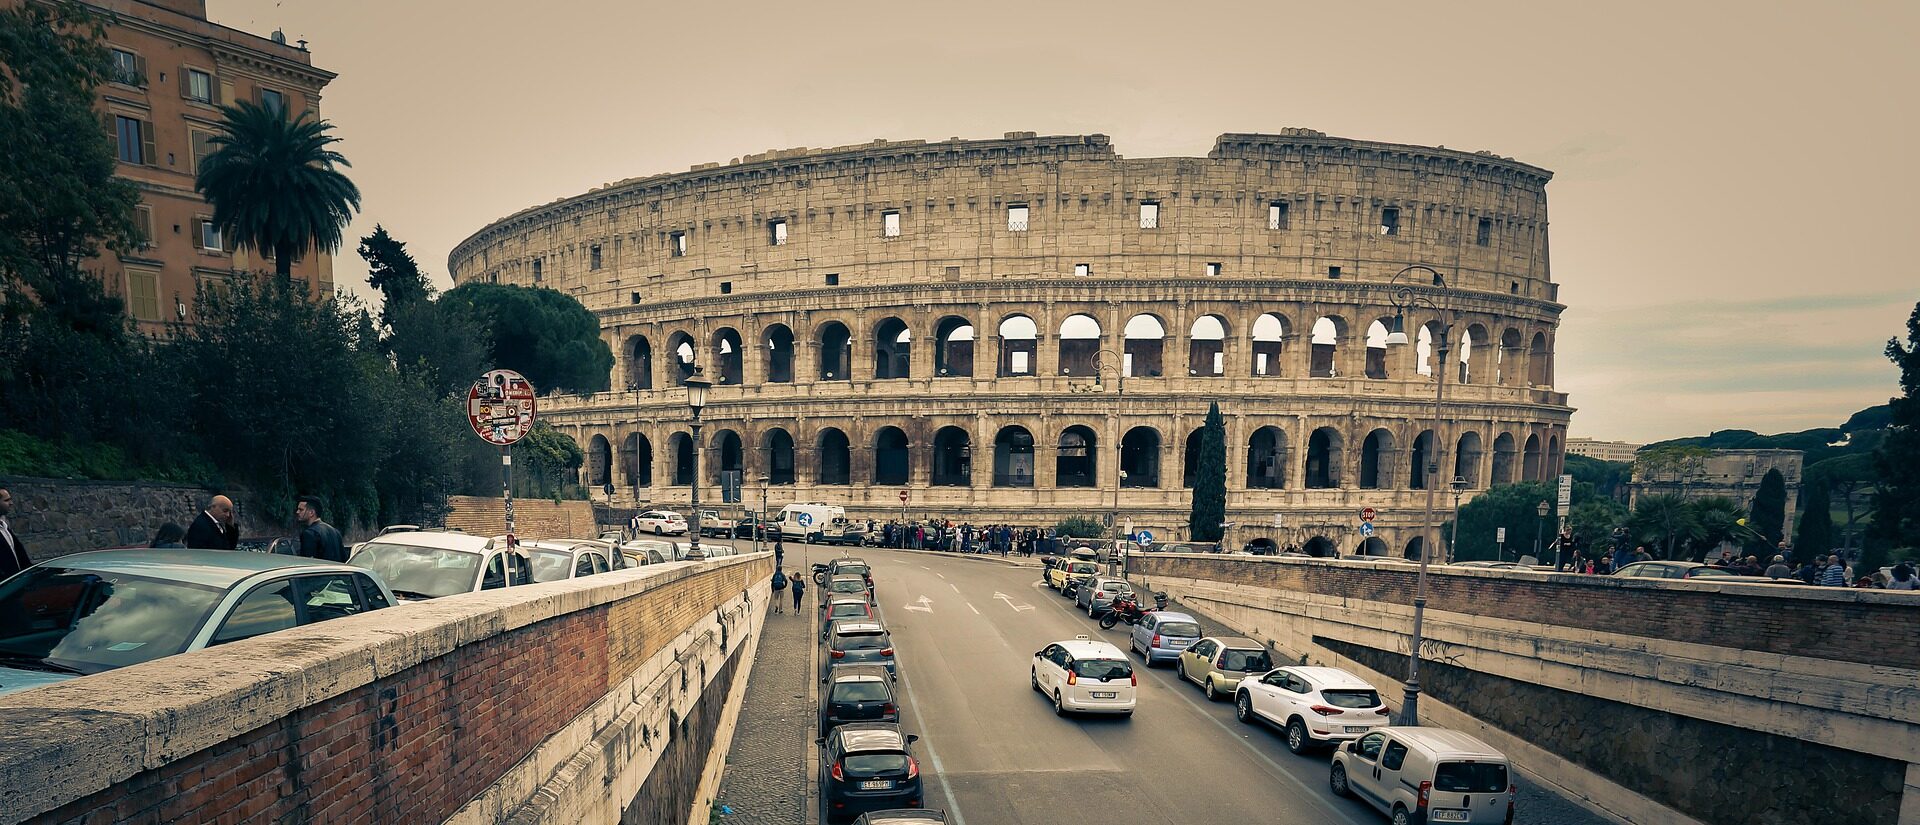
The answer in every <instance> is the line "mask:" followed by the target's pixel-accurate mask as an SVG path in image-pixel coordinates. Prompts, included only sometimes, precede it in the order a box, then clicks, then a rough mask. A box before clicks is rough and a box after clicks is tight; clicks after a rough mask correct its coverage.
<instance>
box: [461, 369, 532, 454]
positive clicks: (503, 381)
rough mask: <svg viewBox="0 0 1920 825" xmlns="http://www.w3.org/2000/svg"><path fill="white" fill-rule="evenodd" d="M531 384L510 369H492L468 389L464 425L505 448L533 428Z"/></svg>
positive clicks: (490, 442)
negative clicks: (465, 421) (465, 423)
mask: <svg viewBox="0 0 1920 825" xmlns="http://www.w3.org/2000/svg"><path fill="white" fill-rule="evenodd" d="M533 407H534V395H533V384H532V383H530V382H528V381H527V379H526V378H524V377H522V376H521V375H520V373H517V372H514V371H513V370H493V371H491V372H488V373H487V374H486V375H482V376H480V380H478V381H475V382H473V386H471V387H468V388H467V424H468V425H469V426H471V427H473V433H474V434H475V435H478V436H480V437H481V438H483V439H486V441H487V443H489V444H498V445H500V446H502V447H505V446H507V445H509V444H512V443H513V442H515V441H519V440H520V439H522V438H525V437H526V435H527V432H528V431H529V430H532V429H533Z"/></svg>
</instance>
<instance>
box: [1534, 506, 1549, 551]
mask: <svg viewBox="0 0 1920 825" xmlns="http://www.w3.org/2000/svg"><path fill="white" fill-rule="evenodd" d="M1546 523H1547V501H1546V499H1541V500H1540V503H1539V504H1536V505H1534V506H1533V559H1534V562H1535V563H1536V564H1537V563H1539V561H1540V528H1541V527H1543V526H1545V525H1546Z"/></svg>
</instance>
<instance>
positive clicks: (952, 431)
mask: <svg viewBox="0 0 1920 825" xmlns="http://www.w3.org/2000/svg"><path fill="white" fill-rule="evenodd" d="M932 484H933V486H935V487H969V486H972V485H973V437H972V436H970V435H968V434H967V431H966V430H963V429H961V428H959V427H941V428H940V431H939V432H937V433H934V434H933V478H932Z"/></svg>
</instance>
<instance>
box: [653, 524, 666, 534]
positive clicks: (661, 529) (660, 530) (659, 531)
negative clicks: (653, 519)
mask: <svg viewBox="0 0 1920 825" xmlns="http://www.w3.org/2000/svg"><path fill="white" fill-rule="evenodd" d="M653 534H654V535H656V536H664V535H666V534H667V528H665V527H661V526H660V525H658V524H656V525H654V526H653Z"/></svg>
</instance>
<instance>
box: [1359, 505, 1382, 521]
mask: <svg viewBox="0 0 1920 825" xmlns="http://www.w3.org/2000/svg"><path fill="white" fill-rule="evenodd" d="M1377 515H1379V513H1378V512H1376V511H1375V510H1374V509H1373V508H1372V507H1362V508H1360V520H1361V521H1372V520H1373V517H1374V516H1377Z"/></svg>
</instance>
